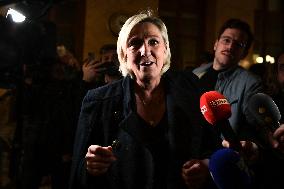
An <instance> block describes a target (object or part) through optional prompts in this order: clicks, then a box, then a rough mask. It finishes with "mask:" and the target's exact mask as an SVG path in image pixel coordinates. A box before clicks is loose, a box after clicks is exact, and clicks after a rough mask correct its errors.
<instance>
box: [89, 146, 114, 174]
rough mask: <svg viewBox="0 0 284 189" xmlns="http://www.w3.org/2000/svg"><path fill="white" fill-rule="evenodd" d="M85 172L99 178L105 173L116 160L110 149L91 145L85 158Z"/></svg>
mask: <svg viewBox="0 0 284 189" xmlns="http://www.w3.org/2000/svg"><path fill="white" fill-rule="evenodd" d="M85 160H86V166H87V171H88V172H89V173H90V174H91V175H93V176H99V175H102V174H104V173H106V172H107V170H108V168H109V166H110V165H111V163H112V162H114V161H115V160H116V158H115V156H114V154H113V152H112V147H111V146H108V147H102V146H99V145H91V146H90V147H89V148H88V152H87V154H86V156H85Z"/></svg>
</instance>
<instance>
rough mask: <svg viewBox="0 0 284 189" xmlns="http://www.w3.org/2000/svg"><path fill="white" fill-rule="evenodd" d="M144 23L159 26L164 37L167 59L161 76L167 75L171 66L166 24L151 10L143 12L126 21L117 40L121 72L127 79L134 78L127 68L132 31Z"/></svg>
mask: <svg viewBox="0 0 284 189" xmlns="http://www.w3.org/2000/svg"><path fill="white" fill-rule="evenodd" d="M143 22H150V23H152V24H154V25H155V26H157V27H158V28H159V30H160V31H161V35H162V37H163V40H164V43H165V45H166V48H167V49H166V58H165V61H164V65H163V68H162V72H161V74H163V73H165V72H166V71H167V70H168V69H169V68H170V64H171V51H170V46H169V38H168V32H167V27H166V25H165V24H164V22H163V21H162V20H161V19H159V18H157V17H155V16H153V13H152V11H151V10H147V11H143V12H141V13H139V14H136V15H134V16H132V17H130V18H128V19H127V20H126V22H125V23H124V25H123V26H122V28H121V30H120V32H119V36H118V39H117V55H118V60H119V63H120V66H119V70H120V71H121V73H122V75H123V76H124V77H125V76H127V75H130V76H131V77H132V78H133V77H134V74H133V72H132V70H130V69H128V68H127V63H126V59H127V57H126V48H127V40H128V38H129V34H130V32H131V30H132V29H133V28H134V27H135V26H136V25H137V24H140V23H143Z"/></svg>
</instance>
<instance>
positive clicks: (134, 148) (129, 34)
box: [70, 10, 220, 189]
mask: <svg viewBox="0 0 284 189" xmlns="http://www.w3.org/2000/svg"><path fill="white" fill-rule="evenodd" d="M117 53H118V59H119V63H120V71H121V73H122V75H123V79H121V80H118V81H115V82H113V83H111V84H109V85H105V86H103V87H100V88H96V89H93V90H89V91H88V93H87V94H86V96H85V98H84V100H83V104H82V109H81V113H80V118H79V123H78V127H77V132H76V137H75V144H74V156H73V164H72V170H71V178H70V189H77V188H81V189H82V188H104V189H110V188H113V189H114V188H117V189H118V188H136V189H146V188H153V189H162V188H168V189H176V188H179V189H183V188H191V189H201V188H206V187H207V186H208V185H209V183H210V181H211V178H210V174H209V171H208V165H207V163H208V158H209V157H210V154H211V153H212V152H213V151H215V150H216V149H217V148H218V147H219V145H218V144H219V142H220V138H219V136H218V135H216V133H215V132H214V130H213V129H212V127H210V126H209V125H208V124H207V123H206V122H205V120H204V119H203V116H202V114H201V112H200V109H199V104H198V102H199V98H200V91H199V88H198V87H197V78H196V77H195V76H194V75H193V74H192V75H186V74H183V73H176V72H173V71H170V70H169V68H170V64H171V60H170V58H171V52H170V44H169V40H168V34H167V29H166V26H165V24H164V23H163V22H162V21H161V20H160V19H159V18H157V17H155V16H153V14H152V12H151V11H149V10H148V11H145V12H142V13H139V14H136V15H134V16H132V17H130V18H129V19H128V20H127V21H126V22H125V24H124V25H123V27H122V29H121V31H120V34H119V37H118V41H117ZM188 96H190V97H191V98H188Z"/></svg>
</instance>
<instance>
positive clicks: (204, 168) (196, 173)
mask: <svg viewBox="0 0 284 189" xmlns="http://www.w3.org/2000/svg"><path fill="white" fill-rule="evenodd" d="M208 162H209V160H208V159H204V160H198V159H193V160H190V161H187V162H185V164H183V167H182V173H181V175H182V178H183V179H184V181H185V184H186V185H187V186H188V187H189V188H191V189H199V188H202V187H203V186H204V184H205V183H206V181H207V179H208V178H209V177H210V174H209V170H208Z"/></svg>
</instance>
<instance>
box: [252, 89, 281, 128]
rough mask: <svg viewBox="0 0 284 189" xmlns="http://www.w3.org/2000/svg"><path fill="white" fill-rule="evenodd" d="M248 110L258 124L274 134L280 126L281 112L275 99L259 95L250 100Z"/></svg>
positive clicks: (262, 94)
mask: <svg viewBox="0 0 284 189" xmlns="http://www.w3.org/2000/svg"><path fill="white" fill-rule="evenodd" d="M248 109H249V111H250V112H251V113H252V115H253V117H254V119H255V120H256V122H257V124H258V125H259V126H261V127H262V128H263V129H268V130H270V131H271V132H274V131H275V130H276V129H277V128H278V127H279V125H280V123H279V120H280V118H281V114H280V111H279V109H278V107H277V105H276V104H275V102H274V101H273V99H272V98H271V97H270V96H269V95H267V94H264V93H257V94H255V95H253V96H251V98H250V99H249V103H248Z"/></svg>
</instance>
